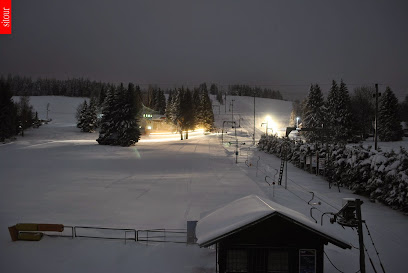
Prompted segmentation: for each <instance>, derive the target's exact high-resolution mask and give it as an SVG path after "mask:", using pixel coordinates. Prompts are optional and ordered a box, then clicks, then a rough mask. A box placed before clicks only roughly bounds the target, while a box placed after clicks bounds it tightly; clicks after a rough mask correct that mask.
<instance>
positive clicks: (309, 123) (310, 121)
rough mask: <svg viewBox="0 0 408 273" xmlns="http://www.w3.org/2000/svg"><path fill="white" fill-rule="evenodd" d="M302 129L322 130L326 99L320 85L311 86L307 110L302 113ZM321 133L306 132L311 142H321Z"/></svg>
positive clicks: (306, 105)
mask: <svg viewBox="0 0 408 273" xmlns="http://www.w3.org/2000/svg"><path fill="white" fill-rule="evenodd" d="M302 113H303V117H302V121H303V122H302V128H322V126H323V124H324V115H325V107H324V99H323V94H322V91H321V90H320V87H319V85H317V84H316V85H311V86H310V91H309V94H308V97H307V101H306V104H305V108H304V109H303V111H302ZM320 134H321V133H320V132H316V131H311V132H304V136H305V138H306V139H307V140H308V141H309V142H316V141H318V140H321V136H320Z"/></svg>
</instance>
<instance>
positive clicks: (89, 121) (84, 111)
mask: <svg viewBox="0 0 408 273" xmlns="http://www.w3.org/2000/svg"><path fill="white" fill-rule="evenodd" d="M97 103H98V102H97V100H96V98H95V97H93V98H91V101H90V103H89V105H88V103H87V102H86V101H84V102H83V103H82V104H81V105H80V106H79V108H80V114H79V119H78V123H77V127H78V128H81V131H82V132H86V133H92V132H94V131H95V128H96V127H97V113H96V112H97Z"/></svg>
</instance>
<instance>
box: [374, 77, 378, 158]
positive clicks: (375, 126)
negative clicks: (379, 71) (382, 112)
mask: <svg viewBox="0 0 408 273" xmlns="http://www.w3.org/2000/svg"><path fill="white" fill-rule="evenodd" d="M377 126H378V83H376V84H375V121H374V130H375V131H374V149H375V150H376V151H377V137H378V134H377V129H378V127H377Z"/></svg>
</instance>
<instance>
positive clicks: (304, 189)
mask: <svg viewBox="0 0 408 273" xmlns="http://www.w3.org/2000/svg"><path fill="white" fill-rule="evenodd" d="M288 179H289V180H290V181H291V182H293V183H294V184H296V185H297V186H298V187H299V188H301V189H303V191H304V192H306V193H308V192H309V193H310V190H308V189H306V188H305V187H303V186H301V185H299V184H298V183H296V182H295V181H293V180H292V179H290V178H288ZM314 196H315V198H318V199H319V200H321V201H322V202H323V203H326V204H327V205H329V206H330V207H332V208H334V209H335V210H340V208H337V207H336V206H334V205H332V204H330V203H329V202H327V201H326V200H324V199H323V198H322V197H319V196H318V195H317V194H316V193H315V194H314Z"/></svg>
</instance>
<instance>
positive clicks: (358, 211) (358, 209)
mask: <svg viewBox="0 0 408 273" xmlns="http://www.w3.org/2000/svg"><path fill="white" fill-rule="evenodd" d="M356 214H357V215H356V216H357V222H358V227H357V228H358V230H357V233H358V243H359V248H360V273H365V272H366V271H365V256H364V240H363V224H362V222H363V221H362V220H361V201H360V199H356Z"/></svg>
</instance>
